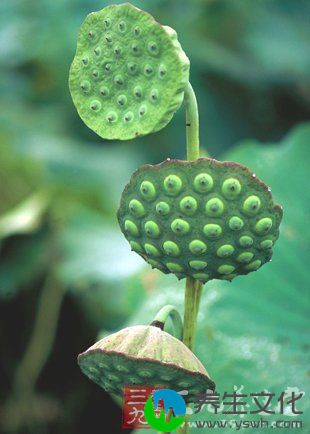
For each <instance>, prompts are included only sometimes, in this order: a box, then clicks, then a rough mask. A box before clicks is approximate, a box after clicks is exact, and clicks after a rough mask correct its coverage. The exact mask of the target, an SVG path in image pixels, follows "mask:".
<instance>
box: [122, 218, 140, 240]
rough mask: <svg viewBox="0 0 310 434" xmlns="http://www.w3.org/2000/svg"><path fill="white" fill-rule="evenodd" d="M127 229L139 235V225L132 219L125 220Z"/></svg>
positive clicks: (135, 235)
mask: <svg viewBox="0 0 310 434" xmlns="http://www.w3.org/2000/svg"><path fill="white" fill-rule="evenodd" d="M125 231H126V232H127V233H128V234H130V235H132V236H133V237H137V236H138V235H139V230H138V227H137V225H136V224H135V223H134V222H132V221H131V220H125Z"/></svg>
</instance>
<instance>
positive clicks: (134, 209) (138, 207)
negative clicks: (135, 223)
mask: <svg viewBox="0 0 310 434" xmlns="http://www.w3.org/2000/svg"><path fill="white" fill-rule="evenodd" d="M129 210H130V212H131V214H132V215H134V216H135V217H142V216H143V215H144V214H145V209H144V206H143V205H142V203H141V202H140V201H139V200H137V199H132V200H131V201H130V202H129Z"/></svg>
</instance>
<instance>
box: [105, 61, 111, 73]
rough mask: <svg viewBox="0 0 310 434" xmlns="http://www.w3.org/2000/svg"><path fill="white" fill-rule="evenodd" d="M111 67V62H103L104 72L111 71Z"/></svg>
mask: <svg viewBox="0 0 310 434" xmlns="http://www.w3.org/2000/svg"><path fill="white" fill-rule="evenodd" d="M111 68H112V65H111V63H105V64H104V70H105V71H106V72H109V71H111Z"/></svg>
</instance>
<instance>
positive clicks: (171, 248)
mask: <svg viewBox="0 0 310 434" xmlns="http://www.w3.org/2000/svg"><path fill="white" fill-rule="evenodd" d="M163 249H164V251H165V252H166V253H167V255H168V256H178V255H179V254H180V249H179V246H178V245H177V244H176V243H174V242H173V241H165V242H164V244H163Z"/></svg>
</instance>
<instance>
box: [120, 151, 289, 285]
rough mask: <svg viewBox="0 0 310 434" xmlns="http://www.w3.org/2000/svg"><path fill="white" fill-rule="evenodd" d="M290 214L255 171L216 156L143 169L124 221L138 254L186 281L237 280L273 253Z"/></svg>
mask: <svg viewBox="0 0 310 434" xmlns="http://www.w3.org/2000/svg"><path fill="white" fill-rule="evenodd" d="M281 218H282V209H281V207H280V206H279V205H275V204H274V202H273V199H272V196H271V192H270V189H269V188H268V187H267V186H266V185H265V184H264V183H263V182H262V181H260V180H259V179H258V178H257V177H256V176H255V175H254V174H253V173H251V172H250V170H249V169H248V168H246V167H245V166H242V165H240V164H237V163H233V162H220V161H216V160H213V159H209V158H200V159H198V160H196V161H180V160H167V161H165V162H163V163H161V164H158V165H155V166H151V165H144V166H142V167H140V168H139V169H138V170H137V171H136V172H135V173H134V174H133V176H132V178H131V180H130V182H129V184H128V185H127V186H126V188H125V190H124V192H123V195H122V199H121V205H120V209H119V211H118V219H119V224H120V226H121V229H122V231H123V232H124V234H125V237H126V238H127V240H128V241H129V242H130V245H131V247H132V249H133V250H134V251H135V252H137V253H138V254H139V255H141V256H142V257H143V258H144V259H145V260H146V261H147V262H148V263H149V264H151V265H152V266H153V267H155V268H158V269H159V270H161V271H163V272H164V273H174V274H175V275H176V276H177V277H178V278H183V277H185V276H191V277H193V278H195V279H197V280H199V281H201V282H207V281H208V280H211V279H228V280H231V279H233V278H234V277H235V276H237V275H240V274H247V273H250V272H251V271H255V270H257V269H258V268H259V267H261V266H262V265H263V264H264V263H265V262H267V261H269V260H270V258H271V256H272V246H273V245H274V243H275V241H276V240H277V238H278V236H279V225H280V222H281Z"/></svg>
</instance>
